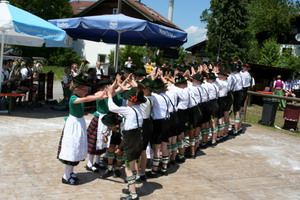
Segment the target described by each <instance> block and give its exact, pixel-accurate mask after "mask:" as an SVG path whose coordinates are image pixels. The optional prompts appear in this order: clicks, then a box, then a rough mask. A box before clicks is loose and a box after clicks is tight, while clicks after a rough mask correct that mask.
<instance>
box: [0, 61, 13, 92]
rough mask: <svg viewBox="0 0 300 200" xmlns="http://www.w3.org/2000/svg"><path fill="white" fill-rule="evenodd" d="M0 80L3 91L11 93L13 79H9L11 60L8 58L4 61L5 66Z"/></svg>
mask: <svg viewBox="0 0 300 200" xmlns="http://www.w3.org/2000/svg"><path fill="white" fill-rule="evenodd" d="M0 80H1V93H9V84H10V82H11V79H9V62H8V61H7V60H4V61H3V68H2V73H1V76H0Z"/></svg>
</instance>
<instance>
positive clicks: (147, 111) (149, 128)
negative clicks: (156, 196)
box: [139, 78, 153, 181]
mask: <svg viewBox="0 0 300 200" xmlns="http://www.w3.org/2000/svg"><path fill="white" fill-rule="evenodd" d="M140 84H141V85H143V86H144V88H143V92H144V95H145V98H146V99H147V101H146V102H145V103H142V104H141V105H140V108H141V111H142V115H143V151H142V153H141V159H140V171H139V173H140V174H139V175H140V180H141V181H146V180H147V177H146V173H145V170H146V165H147V155H146V149H147V146H148V144H149V142H151V141H152V135H153V124H152V116H151V112H152V109H153V106H152V105H153V96H152V94H151V93H152V88H151V86H152V80H151V79H149V78H145V79H143V80H142V81H141V82H140Z"/></svg>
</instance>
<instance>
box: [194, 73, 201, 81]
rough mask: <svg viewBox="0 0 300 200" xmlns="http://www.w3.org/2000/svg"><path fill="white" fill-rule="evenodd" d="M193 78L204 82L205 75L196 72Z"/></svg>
mask: <svg viewBox="0 0 300 200" xmlns="http://www.w3.org/2000/svg"><path fill="white" fill-rule="evenodd" d="M192 78H193V79H195V80H197V81H201V82H203V77H202V75H201V74H195V75H194V76H192Z"/></svg>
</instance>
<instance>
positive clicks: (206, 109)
mask: <svg viewBox="0 0 300 200" xmlns="http://www.w3.org/2000/svg"><path fill="white" fill-rule="evenodd" d="M202 108H203V123H206V122H209V121H210V120H211V114H212V110H211V102H210V101H206V102H203V103H202Z"/></svg>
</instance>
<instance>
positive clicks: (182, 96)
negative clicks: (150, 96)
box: [168, 85, 190, 110]
mask: <svg viewBox="0 0 300 200" xmlns="http://www.w3.org/2000/svg"><path fill="white" fill-rule="evenodd" d="M168 89H169V90H170V91H173V92H174V93H176V95H177V97H178V100H177V107H178V109H180V110H186V109H188V108H189V104H190V94H189V91H188V88H184V89H182V88H179V87H177V86H175V85H171V86H170V87H169V88H168Z"/></svg>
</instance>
